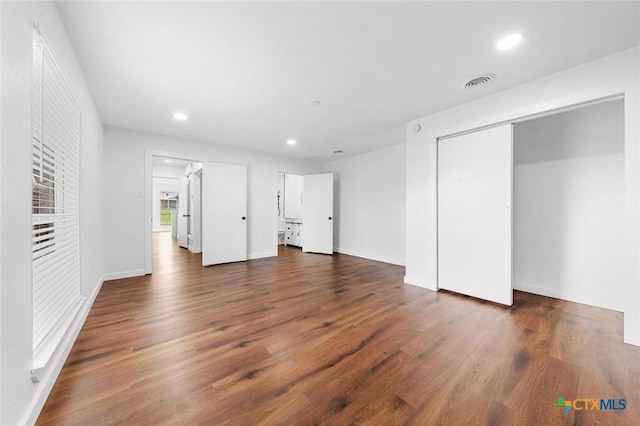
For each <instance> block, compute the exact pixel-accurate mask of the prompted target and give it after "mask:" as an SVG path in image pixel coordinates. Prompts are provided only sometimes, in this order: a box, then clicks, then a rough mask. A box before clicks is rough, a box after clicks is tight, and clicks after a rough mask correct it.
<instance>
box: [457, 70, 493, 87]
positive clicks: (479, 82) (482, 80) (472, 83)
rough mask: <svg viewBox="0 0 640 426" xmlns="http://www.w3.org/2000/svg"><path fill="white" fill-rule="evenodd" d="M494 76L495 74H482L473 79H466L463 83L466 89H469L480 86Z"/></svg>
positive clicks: (490, 80) (489, 81)
mask: <svg viewBox="0 0 640 426" xmlns="http://www.w3.org/2000/svg"><path fill="white" fill-rule="evenodd" d="M495 78H496V76H495V74H484V75H481V76H480V77H476V78H474V79H473V80H469V81H467V83H466V84H465V85H464V87H466V88H467V89H471V88H474V87H478V86H482V85H484V84H487V83H491V82H492V81H493V80H494V79H495Z"/></svg>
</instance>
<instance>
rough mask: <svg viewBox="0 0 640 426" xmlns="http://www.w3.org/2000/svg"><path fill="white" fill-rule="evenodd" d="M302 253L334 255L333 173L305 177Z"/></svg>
mask: <svg viewBox="0 0 640 426" xmlns="http://www.w3.org/2000/svg"><path fill="white" fill-rule="evenodd" d="M303 197H304V203H303V219H302V221H303V224H304V232H303V233H302V251H304V252H313V253H325V254H333V173H322V174H317V175H306V176H305V177H304V192H303Z"/></svg>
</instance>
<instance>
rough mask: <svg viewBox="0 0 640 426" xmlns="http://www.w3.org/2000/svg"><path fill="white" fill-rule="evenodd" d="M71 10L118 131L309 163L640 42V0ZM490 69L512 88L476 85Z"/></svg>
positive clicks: (399, 137)
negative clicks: (183, 117) (502, 44)
mask: <svg viewBox="0 0 640 426" xmlns="http://www.w3.org/2000/svg"><path fill="white" fill-rule="evenodd" d="M58 8H59V10H60V12H61V14H62V17H63V20H64V22H65V24H66V26H67V29H68V32H69V35H70V37H71V39H72V41H73V44H74V46H75V49H76V53H77V55H78V58H79V61H80V64H81V66H82V69H83V70H84V73H85V76H86V78H87V80H88V83H89V86H90V89H91V91H92V93H93V96H94V99H95V102H96V104H97V107H98V110H99V112H100V115H101V118H102V120H103V122H104V123H105V124H107V125H112V126H118V127H124V128H130V129H136V130H140V131H146V132H152V133H157V134H163V135H168V136H175V137H179V138H186V139H194V140H202V141H210V142H218V143H224V144H231V145H236V146H242V147H248V148H253V149H256V150H261V151H267V152H273V153H278V154H286V155H291V156H296V157H304V158H327V157H330V158H334V157H335V155H334V154H332V151H334V150H338V149H339V150H344V152H345V153H344V154H343V155H351V154H355V153H359V152H365V151H369V150H372V149H376V148H380V147H384V146H389V145H394V144H398V143H401V142H403V141H404V123H405V122H407V121H409V120H412V119H414V118H417V117H420V116H423V115H427V114H430V113H433V112H436V111H439V110H442V109H445V108H448V107H451V106H453V105H456V104H460V103H463V102H466V101H469V100H472V99H475V98H478V97H481V96H485V95H487V94H489V93H493V92H496V91H500V90H504V89H506V88H509V87H512V86H516V85H519V84H522V83H525V82H528V81H531V80H534V79H537V78H539V77H542V76H544V75H547V74H551V73H553V72H556V71H559V70H562V69H565V68H568V67H571V66H574V65H577V64H580V63H583V62H586V61H589V60H591V59H595V58H597V57H600V56H604V55H607V54H609V53H613V52H616V51H619V50H623V49H625V48H629V47H632V46H635V45H638V44H640V3H639V2H621V3H617V2H584V3H583V2H529V3H520V2H517V3H516V2H491V3H482V2H349V3H347V2H282V3H280V2H261V3H249V2H236V3H228V2H225V3H218V2H215V3H213V2H193V3H192V2H184V1H176V2H166V3H153V2H141V3H133V2H68V3H67V2H59V3H58ZM515 31H517V32H522V33H524V34H525V41H524V43H523V44H522V45H520V46H518V47H517V48H516V49H515V50H513V51H509V52H499V51H497V50H496V49H495V43H496V41H497V40H498V39H499V38H500V37H501V36H503V35H505V34H508V33H510V32H515ZM482 73H493V74H496V75H497V79H496V80H495V81H494V82H493V83H491V84H490V85H487V86H483V87H479V88H475V89H472V90H469V89H464V88H463V87H462V86H463V85H464V83H465V82H466V81H467V80H469V79H471V78H474V77H476V76H478V75H480V74H482ZM312 100H320V101H321V105H320V106H318V107H312V106H311V105H310V102H311V101H312ZM174 111H183V112H185V113H187V114H188V116H189V119H188V121H186V122H176V121H175V120H173V118H172V114H173V112H174ZM287 138H295V139H297V140H298V144H297V145H296V146H295V147H289V146H287V145H286V143H285V140H286V139H287Z"/></svg>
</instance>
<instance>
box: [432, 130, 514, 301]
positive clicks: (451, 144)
mask: <svg viewBox="0 0 640 426" xmlns="http://www.w3.org/2000/svg"><path fill="white" fill-rule="evenodd" d="M511 189H512V130H511V125H510V124H509V125H503V126H499V127H494V128H491V129H487V130H481V131H477V132H474V133H470V134H466V135H462V136H457V137H453V138H449V139H444V140H440V141H438V287H439V288H443V289H447V290H451V291H455V292H457V293H462V294H467V295H469V296H474V297H477V298H480V299H485V300H490V301H493V302H497V303H501V304H504V305H511V304H512V303H513V290H512V287H511V221H512V219H511V193H512V191H511Z"/></svg>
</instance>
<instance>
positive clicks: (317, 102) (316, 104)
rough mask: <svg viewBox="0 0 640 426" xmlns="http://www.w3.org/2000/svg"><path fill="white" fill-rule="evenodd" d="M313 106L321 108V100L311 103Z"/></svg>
mask: <svg viewBox="0 0 640 426" xmlns="http://www.w3.org/2000/svg"><path fill="white" fill-rule="evenodd" d="M311 106H312V107H317V106H320V101H319V100H317V99H316V100H314V101H311Z"/></svg>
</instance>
